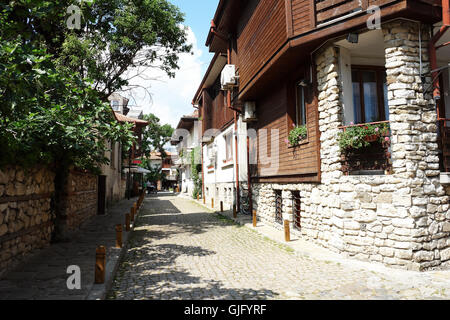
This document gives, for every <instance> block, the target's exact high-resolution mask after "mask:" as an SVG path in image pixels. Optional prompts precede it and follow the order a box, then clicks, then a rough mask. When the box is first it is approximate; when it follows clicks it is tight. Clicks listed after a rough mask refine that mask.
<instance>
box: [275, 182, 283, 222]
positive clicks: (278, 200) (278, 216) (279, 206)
mask: <svg viewBox="0 0 450 320" xmlns="http://www.w3.org/2000/svg"><path fill="white" fill-rule="evenodd" d="M275 221H276V222H278V223H280V224H283V198H282V196H281V190H275Z"/></svg>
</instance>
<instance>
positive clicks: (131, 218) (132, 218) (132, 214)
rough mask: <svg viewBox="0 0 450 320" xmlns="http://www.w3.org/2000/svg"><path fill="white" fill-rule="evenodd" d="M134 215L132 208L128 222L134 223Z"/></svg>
mask: <svg viewBox="0 0 450 320" xmlns="http://www.w3.org/2000/svg"><path fill="white" fill-rule="evenodd" d="M134 213H135V209H134V206H133V207H131V209H130V222H134Z"/></svg>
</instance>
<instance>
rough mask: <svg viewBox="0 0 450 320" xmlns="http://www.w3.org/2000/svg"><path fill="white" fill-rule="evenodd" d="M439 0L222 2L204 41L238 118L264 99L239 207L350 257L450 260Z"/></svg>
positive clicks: (446, 58) (398, 263)
mask: <svg viewBox="0 0 450 320" xmlns="http://www.w3.org/2000/svg"><path fill="white" fill-rule="evenodd" d="M369 5H370V7H369ZM439 5H440V3H437V2H436V6H431V5H430V3H426V2H424V1H420V0H405V1H400V2H395V1H370V2H369V3H368V2H364V1H363V2H359V3H350V2H347V1H344V3H341V2H339V3H335V2H333V3H331V2H328V1H313V2H308V1H302V0H289V1H285V2H279V1H251V2H249V3H242V2H239V1H220V3H219V6H218V8H217V11H216V14H215V16H214V19H213V22H212V27H211V30H210V33H209V36H208V40H207V45H208V46H209V49H210V51H212V52H215V53H216V55H217V54H220V55H222V56H223V57H227V58H228V62H227V64H228V65H230V64H231V65H232V66H233V69H235V70H237V71H236V77H237V78H236V79H238V81H237V84H236V86H233V87H232V88H227V87H225V88H224V87H222V89H223V90H224V91H223V96H226V95H227V94H229V95H231V96H232V102H231V103H230V104H229V105H228V107H229V108H230V109H231V110H233V111H235V112H237V114H238V116H241V117H242V116H244V115H246V114H247V109H246V107H245V106H246V105H255V106H256V113H255V117H254V119H251V121H249V122H248V123H247V127H248V131H249V132H256V133H257V138H254V137H250V138H249V139H248V140H247V141H248V142H247V144H246V143H245V142H244V145H246V147H248V149H249V150H256V151H254V153H253V154H254V156H255V158H256V161H255V162H249V163H248V164H246V163H242V162H241V163H238V164H239V165H240V166H248V172H249V177H248V179H244V181H240V186H241V188H245V189H248V190H250V194H249V195H248V196H246V195H242V199H239V195H240V193H239V191H235V194H236V195H237V196H238V199H237V203H238V209H240V210H241V211H244V210H243V209H244V206H245V200H246V201H248V200H249V198H250V203H251V208H252V209H255V210H256V214H257V217H258V219H259V221H260V223H264V224H267V225H271V226H273V227H275V228H277V229H282V228H283V222H284V220H288V221H289V222H290V225H291V228H290V229H291V232H293V233H296V234H297V235H299V236H300V237H301V238H303V239H306V240H310V241H313V242H315V243H318V244H320V245H322V246H324V247H326V248H329V249H331V250H333V251H336V252H339V253H341V254H343V255H345V256H348V257H353V258H357V259H360V260H365V261H372V262H379V263H382V264H384V265H388V266H394V267H400V268H407V269H413V270H426V269H430V268H447V267H449V266H450V211H449V195H450V187H449V185H448V182H449V179H448V171H450V166H449V164H450V162H449V160H450V158H449V156H450V144H449V142H450V141H449V140H448V138H449V137H450V134H449V133H450V132H449V130H448V129H447V128H448V126H447V124H448V122H449V121H448V119H447V118H448V117H449V116H450V111H449V110H450V107H449V106H450V96H449V88H450V86H449V83H450V80H449V79H450V78H449V72H448V66H449V62H450V49H449V46H446V44H447V43H449V42H450V35H449V33H450V32H448V31H447V30H448V28H449V26H447V25H446V24H450V22H449V21H450V18H449V17H448V12H446V11H445V10H442V9H441V7H440V6H439ZM443 7H444V8H445V6H443ZM231 12H233V13H236V12H239V14H234V15H230V13H231ZM267 17H271V18H270V19H267ZM226 68H228V67H226ZM226 68H225V67H224V70H225V69H226ZM210 69H211V68H210ZM228 69H229V68H228ZM211 70H214V69H211ZM222 77H223V75H222ZM438 88H439V89H440V91H439V90H438ZM200 102H201V101H200ZM222 108H225V109H226V106H223V107H222ZM204 111H205V112H206V114H208V113H210V114H215V115H216V117H220V115H219V114H221V113H222V112H225V111H222V110H221V108H218V109H217V108H216V109H211V110H204ZM211 117H212V118H213V119H214V116H211ZM266 134H267V137H266V138H263V139H261V137H262V136H263V135H266ZM239 200H242V201H239Z"/></svg>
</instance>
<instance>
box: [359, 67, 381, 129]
mask: <svg viewBox="0 0 450 320" xmlns="http://www.w3.org/2000/svg"><path fill="white" fill-rule="evenodd" d="M352 84H353V107H354V114H355V119H354V122H355V123H370V122H377V121H385V120H389V105H388V95H387V83H386V72H385V71H384V69H383V68H377V67H366V66H364V67H353V68H352Z"/></svg>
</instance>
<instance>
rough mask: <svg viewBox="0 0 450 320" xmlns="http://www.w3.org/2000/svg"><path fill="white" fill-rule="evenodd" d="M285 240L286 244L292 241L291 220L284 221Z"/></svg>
mask: <svg viewBox="0 0 450 320" xmlns="http://www.w3.org/2000/svg"><path fill="white" fill-rule="evenodd" d="M284 240H285V241H286V242H290V241H291V231H290V225H289V220H284Z"/></svg>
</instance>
